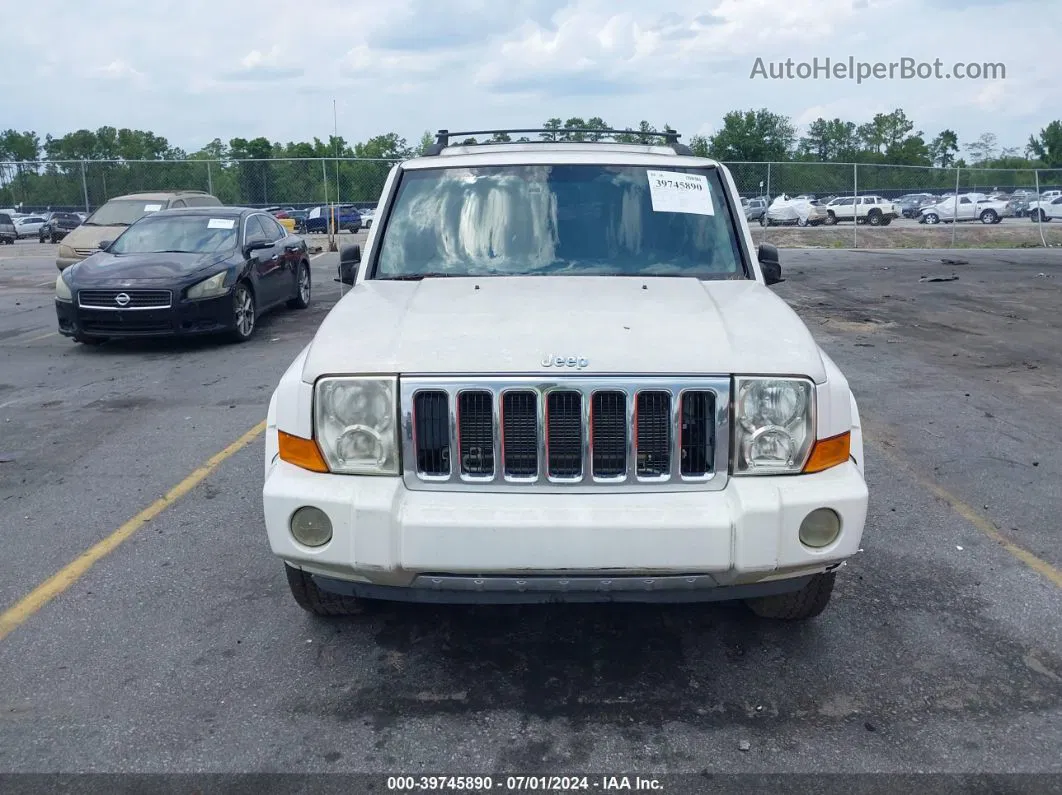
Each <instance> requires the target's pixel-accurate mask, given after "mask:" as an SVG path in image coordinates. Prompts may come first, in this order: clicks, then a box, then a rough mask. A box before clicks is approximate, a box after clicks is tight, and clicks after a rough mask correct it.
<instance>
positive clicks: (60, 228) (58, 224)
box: [37, 212, 81, 243]
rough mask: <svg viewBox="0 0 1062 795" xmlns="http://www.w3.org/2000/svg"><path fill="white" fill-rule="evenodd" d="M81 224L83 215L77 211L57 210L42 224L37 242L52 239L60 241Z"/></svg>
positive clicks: (55, 241)
mask: <svg viewBox="0 0 1062 795" xmlns="http://www.w3.org/2000/svg"><path fill="white" fill-rule="evenodd" d="M79 226H81V216H79V215H77V214H76V213H61V212H56V213H52V214H51V215H49V216H48V220H47V221H45V222H44V223H43V224H41V228H40V229H39V230H38V232H37V242H38V243H44V242H45V241H51V242H52V243H58V242H59V241H60V240H62V239H63V238H64V237H66V235H67V233H68V232H71V231H73V230H74V229H77V228H78V227H79Z"/></svg>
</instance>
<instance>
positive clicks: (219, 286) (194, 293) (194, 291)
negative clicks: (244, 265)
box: [188, 271, 229, 301]
mask: <svg viewBox="0 0 1062 795" xmlns="http://www.w3.org/2000/svg"><path fill="white" fill-rule="evenodd" d="M227 274H228V271H222V272H221V273H216V274H214V275H213V276H211V277H210V278H209V279H203V281H201V282H199V283H198V284H193V285H192V286H191V287H189V288H188V298H189V299H190V300H192V301H197V300H199V299H201V298H217V297H218V296H219V295H224V294H225V293H227V292H228V289H229V288H227V287H226V286H225V276H226V275H227Z"/></svg>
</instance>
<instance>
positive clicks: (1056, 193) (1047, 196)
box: [1040, 190, 1062, 201]
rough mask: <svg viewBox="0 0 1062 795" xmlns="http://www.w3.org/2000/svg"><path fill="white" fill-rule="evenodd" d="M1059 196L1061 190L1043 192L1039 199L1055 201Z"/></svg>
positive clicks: (1061, 192)
mask: <svg viewBox="0 0 1062 795" xmlns="http://www.w3.org/2000/svg"><path fill="white" fill-rule="evenodd" d="M1059 196H1062V190H1045V191H1044V192H1043V193H1041V194H1040V198H1041V199H1043V200H1045V201H1046V200H1047V199H1057V198H1058V197H1059Z"/></svg>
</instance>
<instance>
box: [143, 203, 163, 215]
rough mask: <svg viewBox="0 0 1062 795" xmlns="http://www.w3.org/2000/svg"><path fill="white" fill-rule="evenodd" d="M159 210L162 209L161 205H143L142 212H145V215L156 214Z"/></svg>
mask: <svg viewBox="0 0 1062 795" xmlns="http://www.w3.org/2000/svg"><path fill="white" fill-rule="evenodd" d="M161 209H162V205H161V204H145V205H144V212H146V213H157V212H158V211H159V210H161Z"/></svg>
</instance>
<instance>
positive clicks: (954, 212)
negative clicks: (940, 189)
mask: <svg viewBox="0 0 1062 795" xmlns="http://www.w3.org/2000/svg"><path fill="white" fill-rule="evenodd" d="M961 172H962V169H961V168H959V167H958V166H955V196H954V199H953V202H952V205H951V247H952V248H955V230H956V229H957V228H958V226H959V174H960V173H961Z"/></svg>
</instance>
